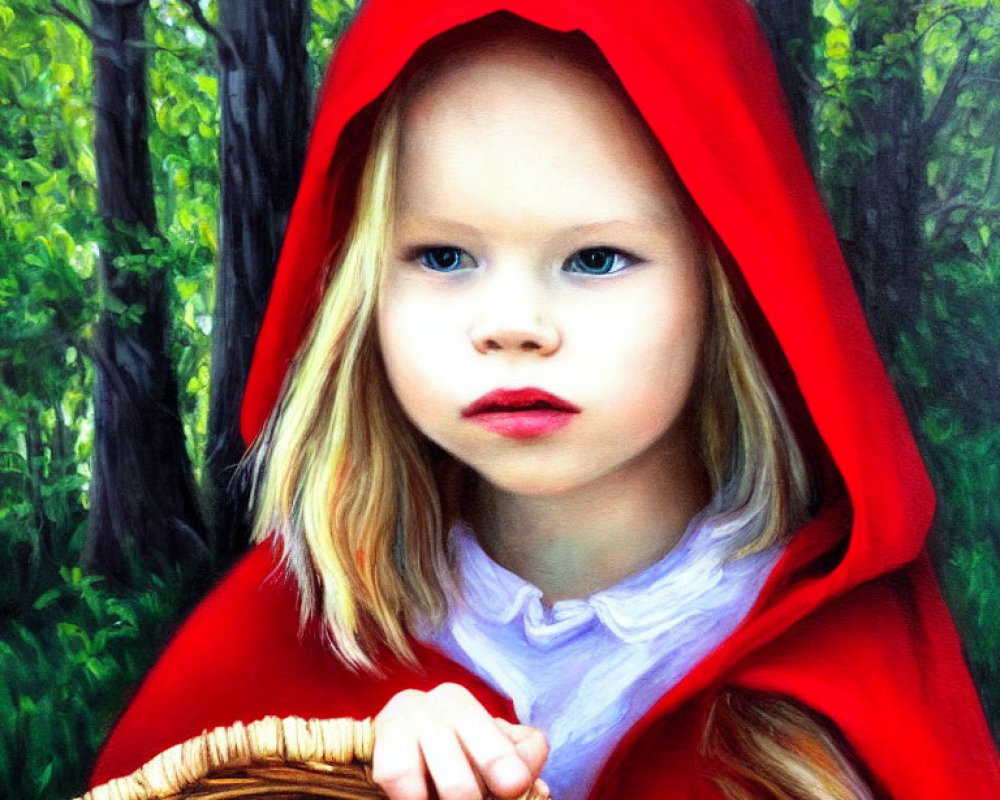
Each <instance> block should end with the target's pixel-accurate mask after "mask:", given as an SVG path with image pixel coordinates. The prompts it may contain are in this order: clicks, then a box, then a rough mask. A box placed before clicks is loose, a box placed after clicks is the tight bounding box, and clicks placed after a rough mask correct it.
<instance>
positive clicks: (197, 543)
mask: <svg viewBox="0 0 1000 800" xmlns="http://www.w3.org/2000/svg"><path fill="white" fill-rule="evenodd" d="M90 8H91V24H90V26H89V33H90V35H91V37H92V39H93V45H94V56H93V58H94V94H95V98H94V106H95V123H96V127H95V147H94V149H95V152H96V155H97V183H98V198H97V199H98V211H99V213H100V216H101V219H102V220H103V221H104V223H105V226H106V229H107V236H106V241H105V242H104V243H103V245H102V247H101V256H100V264H99V270H100V273H99V274H100V280H101V288H102V292H103V294H104V296H105V298H106V302H105V309H104V311H103V312H102V313H101V317H100V320H99V322H98V326H97V336H96V342H95V345H94V353H93V356H94V371H95V389H94V417H95V421H94V424H95V433H94V451H93V455H92V462H91V472H92V477H91V486H90V520H89V530H88V537H87V543H86V546H85V548H84V555H83V558H84V563H85V565H86V566H87V567H88V568H90V569H92V570H94V571H97V572H100V573H103V574H105V575H108V576H110V577H111V578H112V579H115V580H119V581H128V579H129V577H130V575H131V574H132V571H131V569H130V561H131V560H133V559H135V560H137V562H138V565H140V566H142V567H145V568H150V567H153V568H155V567H156V566H157V564H158V562H159V561H160V560H161V559H164V560H166V561H169V562H190V561H191V560H192V559H193V558H200V557H202V556H203V555H204V554H205V553H206V552H207V550H206V548H205V546H204V542H203V538H202V531H203V523H202V520H201V516H200V513H199V510H198V502H197V496H196V490H195V484H194V480H193V477H192V472H191V465H190V462H189V459H188V455H187V451H186V449H185V445H184V431H183V428H182V425H181V419H180V413H179V408H178V398H177V379H176V375H175V372H174V367H173V363H172V361H171V358H170V352H169V346H168V341H169V339H168V330H169V323H168V317H167V296H166V275H165V274H164V272H163V269H162V268H161V267H159V266H157V265H155V264H154V263H150V261H148V260H147V259H146V256H148V252H147V250H146V249H145V248H146V247H147V241H148V238H149V237H150V236H151V235H155V231H156V210H155V207H154V204H153V183H152V175H151V169H150V157H149V143H148V98H147V90H146V50H145V49H143V48H142V47H141V46H139V45H141V43H142V42H143V40H144V31H143V16H144V13H145V11H146V0H118V1H117V2H113V1H112V0H91V2H90Z"/></svg>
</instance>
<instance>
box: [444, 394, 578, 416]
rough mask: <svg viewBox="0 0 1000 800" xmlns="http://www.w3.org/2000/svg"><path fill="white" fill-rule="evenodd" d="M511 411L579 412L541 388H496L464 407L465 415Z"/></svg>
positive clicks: (574, 407) (463, 414)
mask: <svg viewBox="0 0 1000 800" xmlns="http://www.w3.org/2000/svg"><path fill="white" fill-rule="evenodd" d="M510 411H562V412H564V413H568V414H579V413H580V409H579V407H578V406H575V405H573V404H572V403H571V402H569V401H568V400H563V399H562V398H561V397H557V396H556V395H554V394H549V393H548V392H543V391H542V390H541V389H531V388H528V389H494V390H493V391H492V392H489V393H488V394H484V395H483V396H482V397H480V398H479V399H478V400H474V401H473V402H472V403H470V404H469V405H468V406H466V407H465V408H463V409H462V416H463V417H474V416H476V415H478V414H490V413H498V412H510Z"/></svg>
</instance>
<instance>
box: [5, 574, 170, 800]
mask: <svg viewBox="0 0 1000 800" xmlns="http://www.w3.org/2000/svg"><path fill="white" fill-rule="evenodd" d="M58 578H59V582H58V583H57V584H55V585H54V586H52V587H51V588H49V589H47V590H46V591H44V592H43V593H41V594H40V595H39V596H38V597H37V599H36V600H35V601H34V602H33V603H32V605H31V608H30V610H29V611H28V612H27V613H23V614H21V615H19V617H18V618H17V619H16V620H8V621H6V622H5V623H4V624H3V625H2V627H0V674H2V675H3V676H4V680H3V681H2V682H0V794H2V795H3V796H4V797H17V798H23V800H34V798H45V797H51V798H63V800H65V798H69V797H74V796H76V795H78V794H80V793H82V792H83V790H84V789H85V788H86V787H85V785H84V781H85V778H86V775H87V774H88V772H89V770H90V768H91V767H92V765H93V761H94V758H95V756H96V753H97V750H98V748H99V747H100V744H101V742H102V740H103V738H104V736H105V735H106V732H107V731H108V730H109V729H110V726H111V725H112V724H113V722H114V720H115V719H116V717H117V716H118V713H119V712H120V709H121V707H122V705H123V703H124V701H125V699H126V696H127V693H128V691H129V688H130V687H131V686H134V685H135V683H136V681H138V679H139V678H140V677H141V676H142V674H143V672H145V670H146V669H148V668H149V666H150V665H151V664H152V661H153V659H154V658H155V655H156V651H157V649H158V647H159V644H160V643H162V642H163V641H164V640H165V639H166V637H167V635H168V633H169V632H170V630H171V627H172V624H173V620H174V619H175V617H176V615H177V613H178V611H179V610H180V609H182V608H185V607H186V604H185V594H186V592H188V591H189V585H188V584H189V582H187V581H185V580H184V579H183V577H182V576H181V575H180V574H179V573H177V572H173V573H172V574H170V575H169V577H168V578H166V579H164V578H162V577H160V576H158V575H150V576H149V580H148V588H146V589H144V590H143V591H141V592H138V593H136V594H135V595H134V596H131V597H126V598H122V597H119V596H116V595H115V594H113V593H111V592H109V591H108V590H107V589H106V588H105V587H104V586H103V584H102V579H101V578H98V577H96V576H93V575H83V574H82V572H81V571H80V569H79V567H72V568H71V567H63V568H61V569H60V570H59V576H58Z"/></svg>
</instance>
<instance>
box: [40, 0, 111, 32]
mask: <svg viewBox="0 0 1000 800" xmlns="http://www.w3.org/2000/svg"><path fill="white" fill-rule="evenodd" d="M51 3H52V10H53V11H55V12H56V14H58V15H59V16H60V17H63V18H64V19H68V20H69V21H70V22H72V23H73V24H74V25H76V27H78V28H79V29H80V30H82V31H83V32H84V33H85V34H87V38H88V39H90V41H92V42H103V41H104V37H103V36H101V34H99V33H98V32H97V31H95V30H94V29H93V28H92V27H91V26H90V25H88V24H87V22H86V21H85V20H84V19H83V18H82V17H80V16H78V15H77V14H75V13H73V12H72V11H70V10H69V9H68V8H66V6H64V5H63V4H62V3H60V2H59V0H51Z"/></svg>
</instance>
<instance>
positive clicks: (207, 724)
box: [93, 0, 1000, 800]
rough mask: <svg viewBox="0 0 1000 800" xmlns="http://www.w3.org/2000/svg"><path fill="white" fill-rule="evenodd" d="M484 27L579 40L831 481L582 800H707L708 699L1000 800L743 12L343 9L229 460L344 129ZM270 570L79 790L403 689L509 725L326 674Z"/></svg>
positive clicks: (551, 0)
mask: <svg viewBox="0 0 1000 800" xmlns="http://www.w3.org/2000/svg"><path fill="white" fill-rule="evenodd" d="M499 10H507V11H510V12H513V13H515V14H517V15H519V16H521V17H523V18H525V19H528V20H531V21H533V22H535V23H538V24H540V25H543V26H546V27H549V28H551V29H554V30H559V31H570V30H582V31H584V32H585V33H586V34H587V35H588V36H589V37H590V38H591V39H592V40H593V41H594V42H595V43H596V45H597V46H598V48H599V49H600V50H601V52H602V53H603V55H604V56H605V58H606V59H607V60H608V62H609V63H610V64H611V66H612V68H613V69H614V70H615V72H616V73H617V75H618V77H619V78H620V80H621V82H622V84H623V85H624V87H625V89H626V91H627V92H628V94H629V95H630V97H631V98H632V100H633V101H634V103H635V105H636V107H637V108H638V109H639V111H640V113H641V114H642V115H643V117H644V118H645V120H646V121H647V123H648V124H649V126H650V128H651V129H652V131H653V133H654V134H655V135H656V136H657V138H658V139H659V141H660V142H661V144H662V145H663V147H664V149H665V150H666V152H667V154H668V155H669V157H670V159H671V161H672V163H673V164H674V166H675V168H676V170H677V173H678V174H679V176H680V178H681V180H682V181H683V183H684V184H685V185H686V187H687V189H688V191H689V192H690V194H691V196H692V198H693V199H694V201H695V203H696V204H697V205H698V206H699V208H700V209H701V211H702V213H703V214H704V216H705V218H706V219H707V220H708V222H709V223H710V225H711V226H712V228H713V229H714V231H715V233H716V234H717V235H718V237H719V239H720V240H721V242H722V243H723V244H724V246H725V247H726V248H727V249H728V251H729V253H730V254H731V255H732V257H733V259H734V261H735V263H736V264H737V265H738V267H739V270H740V272H741V274H742V279H743V281H744V282H745V285H746V288H747V289H748V290H749V293H750V295H751V296H752V298H753V303H754V305H755V309H759V313H756V311H755V314H754V315H751V316H752V317H753V316H756V318H757V319H758V322H757V324H756V325H757V328H758V330H757V331H756V333H757V334H758V338H759V339H761V340H763V339H766V340H768V341H770V342H771V343H772V345H776V346H777V347H778V348H780V354H781V355H782V356H783V360H784V361H786V362H787V365H788V368H789V374H790V375H791V376H792V377H793V378H794V386H793V387H791V388H790V389H789V392H791V393H794V394H795V395H796V397H797V399H800V401H801V402H802V403H804V408H806V409H807V410H808V414H809V416H810V417H811V421H812V424H813V425H814V426H815V430H816V431H817V432H818V435H819V437H820V438H821V439H822V442H823V445H824V446H825V449H826V451H827V453H828V458H829V461H830V463H831V464H832V465H833V466H834V467H835V468H836V471H837V473H838V474H839V476H840V479H841V480H842V483H843V491H841V492H839V493H836V492H831V493H828V500H827V503H826V505H825V506H824V508H823V509H822V510H821V511H820V512H819V514H818V515H817V516H816V518H815V519H814V520H813V521H812V522H811V523H809V524H808V525H807V526H806V527H804V528H803V529H802V530H800V531H799V532H798V533H797V534H796V536H795V537H794V539H793V541H792V543H791V545H790V546H789V547H788V549H787V552H786V553H785V555H784V557H783V559H782V560H781V561H780V563H779V564H778V566H777V567H776V568H775V570H774V571H773V573H772V574H771V576H770V579H769V580H768V583H767V584H766V586H765V588H764V590H763V592H762V594H761V596H760V598H759V600H758V602H757V604H756V606H755V607H754V609H753V611H752V612H751V613H750V615H749V616H748V618H747V619H746V621H745V622H744V624H743V625H742V626H741V627H740V628H739V629H738V630H737V631H736V632H735V633H734V634H733V635H732V636H731V637H730V638H729V639H728V640H727V641H726V642H724V643H723V644H722V645H721V646H720V647H719V648H717V649H716V650H715V651H714V652H713V653H711V654H710V655H709V656H708V657H707V658H706V659H705V660H704V661H703V662H702V663H701V664H699V665H698V666H697V667H696V668H695V669H694V670H693V671H692V672H691V673H690V674H689V675H688V676H687V677H686V678H685V679H684V680H683V681H682V682H681V683H680V684H678V685H677V686H675V687H674V688H673V689H671V690H670V691H668V692H666V693H665V694H664V695H663V697H662V698H661V699H660V700H659V701H658V702H657V703H656V704H655V706H654V707H653V708H652V709H650V711H649V712H648V713H647V714H646V715H645V717H643V719H642V720H641V721H640V722H639V723H638V724H637V725H635V726H634V727H633V728H632V729H631V730H630V731H629V732H628V733H627V734H626V736H625V737H624V739H623V740H622V741H621V742H620V744H619V745H618V747H617V749H616V750H615V751H614V753H613V754H612V756H611V758H610V760H609V761H608V763H607V764H606V765H605V767H604V769H603V772H602V773H601V776H600V778H599V780H598V782H597V784H596V786H595V788H594V791H593V793H592V795H591V796H592V798H595V799H596V798H612V797H626V796H627V797H630V798H634V799H635V800H638V799H640V798H661V797H664V796H667V795H669V796H671V797H675V798H716V799H718V798H720V797H721V795H720V794H719V792H718V790H717V789H716V788H715V786H714V784H713V783H712V782H711V780H710V779H708V778H707V777H706V776H705V775H703V774H702V772H701V768H700V767H699V764H700V762H699V758H698V755H697V752H698V744H699V738H700V735H701V731H702V727H703V725H704V720H705V714H706V712H707V709H708V707H709V706H710V704H711V700H712V699H713V697H714V694H715V692H716V691H717V690H718V689H719V687H722V686H727V685H728V686H737V687H745V688H748V689H753V690H762V691H766V692H773V693H777V694H780V695H785V696H788V697H791V698H793V699H795V700H796V701H798V702H800V703H802V704H803V705H805V706H807V707H809V708H811V709H813V710H815V711H816V712H818V713H820V714H822V715H825V716H826V717H828V718H829V720H831V721H832V722H833V723H834V724H835V725H836V726H837V728H838V729H839V731H840V733H841V734H842V735H843V737H844V739H845V740H846V742H847V743H848V744H849V745H850V747H851V748H852V749H853V750H854V751H855V752H856V753H857V755H858V756H859V757H860V759H861V760H862V761H863V762H864V764H865V766H866V767H867V769H868V771H869V773H870V774H871V776H872V778H873V779H874V781H875V782H876V783H877V784H878V785H880V786H881V787H882V788H883V789H884V791H885V793H886V794H887V795H888V796H890V797H893V798H899V799H900V800H904V799H905V800H942V798H963V800H975V799H976V798H981V800H987V798H990V799H992V798H997V797H1000V764H998V760H997V756H996V751H995V749H994V747H993V743H992V741H991V738H990V735H989V733H988V730H987V727H986V724H985V720H984V718H983V714H982V711H981V709H980V707H979V704H978V700H977V697H976V693H975V690H974V688H973V686H972V684H971V681H970V680H969V677H968V673H967V670H966V667H965V664H964V662H963V659H962V655H961V650H960V645H959V642H958V639H957V636H956V634H955V631H954V628H953V626H952V623H951V620H950V617H949V615H948V612H947V610H946V608H945V606H944V604H943V602H942V600H941V598H940V595H939V593H938V589H937V586H936V584H935V580H934V577H933V574H932V572H931V568H930V565H929V562H928V560H927V557H926V555H925V553H924V551H923V546H924V538H925V536H926V533H927V530H928V528H929V526H930V522H931V517H932V514H933V505H934V503H933V493H932V489H931V486H930V484H929V482H928V479H927V476H926V474H925V472H924V468H923V466H922V463H921V461H920V458H919V455H918V453H917V451H916V448H915V446H914V443H913V439H912V437H911V434H910V431H909V429H908V427H907V424H906V421H905V419H904V417H903V413H902V411H901V409H900V406H899V403H898V401H897V399H896V396H895V394H894V392H893V390H892V388H891V386H890V384H889V381H888V379H887V376H886V373H885V371H884V369H883V367H882V364H881V363H880V361H879V358H878V355H877V353H876V350H875V347H874V344H873V342H872V340H871V337H870V335H869V332H868V329H867V327H866V325H865V321H864V318H863V316H862V313H861V309H860V306H859V304H858V301H857V299H856V297H855V294H854V291H853V288H852V284H851V280H850V277H849V275H848V272H847V270H846V268H845V266H844V263H843V259H842V256H841V254H840V250H839V248H838V245H837V241H836V238H835V236H834V232H833V230H832V228H831V225H830V222H829V220H828V218H827V215H826V213H825V211H824V209H823V206H822V203H821V201H820V199H819V197H818V195H817V192H816V189H815V186H814V184H813V181H812V178H811V176H810V174H809V171H808V169H807V167H806V164H805V163H804V160H803V158H802V155H801V152H800V150H799V147H798V145H797V143H796V141H795V138H794V135H793V133H792V130H791V127H790V125H789V122H788V118H787V114H786V108H785V101H784V98H783V96H782V94H781V91H780V88H779V84H778V81H777V78H776V75H775V71H774V66H773V63H772V60H771V55H770V52H769V51H768V48H767V45H766V43H765V41H764V39H763V38H762V36H761V33H760V31H759V29H758V26H757V24H756V21H755V19H754V16H753V13H752V11H751V10H750V8H749V6H748V5H747V4H746V3H745V2H743V0H697V1H695V0H655V1H654V0H628V1H627V2H622V1H621V0H614V1H612V0H572V2H571V1H570V0H544V2H543V1H542V0H506V1H505V0H437V1H436V2H430V3H423V2H422V3H409V2H402V0H367V2H366V3H365V5H364V7H363V8H362V10H361V11H360V13H359V14H358V16H357V19H356V20H355V22H354V23H353V25H352V26H351V28H350V30H349V31H348V32H347V34H346V35H345V36H344V37H343V39H342V41H341V42H340V44H339V46H338V49H337V52H336V54H335V56H334V59H333V62H332V64H331V67H330V72H329V74H328V76H327V79H326V82H325V85H324V89H323V92H322V95H321V100H320V104H319V107H318V112H317V116H316V120H315V125H314V130H313V135H312V140H311V144H310V148H309V153H308V157H307V161H306V167H305V173H304V176H303V178H302V183H301V187H300V190H299V194H298V198H297V200H296V204H295V207H294V210H293V213H292V216H291V220H290V223H289V227H288V232H287V237H286V240H285V245H284V250H283V252H282V255H281V259H280V262H279V266H278V271H277V277H276V279H275V283H274V288H273V291H272V296H271V299H270V304H269V307H268V311H267V315H266V318H265V320H264V324H263V328H262V331H261V334H260V338H259V340H258V345H257V351H256V355H255V359H254V362H253V367H252V370H251V374H250V379H249V382H248V386H247V391H246V397H245V400H244V405H243V416H242V424H243V432H244V435H245V438H246V439H247V440H248V441H250V440H252V439H253V438H254V437H255V436H256V434H257V433H258V432H259V431H260V429H261V427H262V425H263V423H264V421H265V420H266V418H267V416H268V415H269V413H270V410H271V408H272V407H273V405H274V403H275V401H276V398H277V396H278V393H279V391H280V387H281V384H282V379H283V377H284V374H285V370H286V368H287V366H288V364H289V362H290V360H291V359H292V357H293V355H294V354H295V352H296V350H297V348H298V346H299V344H300V342H301V341H302V338H303V336H304V332H305V330H306V328H307V326H308V323H309V320H310V319H311V317H312V315H313V313H314V311H315V309H316V306H317V304H318V301H319V297H320V293H321V291H322V271H323V264H324V262H325V260H326V257H327V254H328V253H330V252H331V250H332V249H333V248H334V247H335V246H336V244H337V243H338V241H339V240H340V239H341V238H342V237H343V235H344V232H345V228H346V225H347V222H348V221H349V218H350V216H351V203H352V202H353V196H352V189H353V184H352V181H354V180H356V173H357V163H356V161H357V159H356V158H355V159H354V162H352V161H351V159H350V158H349V157H345V156H343V153H345V152H348V153H349V152H352V151H353V152H356V153H358V154H363V153H364V142H361V143H360V144H359V143H358V142H357V141H354V140H353V136H354V131H355V130H356V129H355V128H354V127H350V128H347V132H346V133H345V127H347V126H348V123H350V122H351V120H353V119H355V118H356V117H357V116H358V115H359V114H363V110H364V109H365V107H366V106H367V105H368V104H369V103H371V102H372V101H374V100H376V99H377V98H378V97H379V96H380V94H381V93H382V92H383V91H384V90H385V89H386V88H387V87H388V86H389V84H390V83H391V82H392V80H393V78H394V77H395V76H396V75H397V74H398V73H399V71H400V70H401V69H402V68H403V66H404V65H405V64H406V62H407V60H408V59H409V58H410V57H411V56H412V55H413V53H414V52H415V51H416V50H417V49H418V48H419V47H420V46H421V45H422V44H424V43H425V42H427V41H428V39H430V38H431V37H433V36H435V35H437V34H439V33H442V32H444V31H446V30H449V29H451V28H453V27H455V26H457V25H460V24H463V23H465V22H469V21H471V20H474V19H477V18H479V17H482V16H484V15H486V14H489V13H492V12H495V11H499ZM342 133H344V136H343V137H342V136H341V134H342ZM338 147H339V148H343V149H342V150H339V151H338ZM335 151H336V152H338V153H339V154H340V157H339V158H337V159H335V157H334V156H335ZM331 222H332V224H331ZM765 320H766V322H765ZM786 394H787V392H786ZM276 563H277V560H276V557H275V554H274V552H273V548H272V545H270V544H264V545H261V546H259V547H258V548H257V549H256V550H254V551H253V552H252V553H250V554H249V556H247V557H246V558H245V559H244V560H243V561H242V562H241V563H240V564H239V565H238V566H237V567H236V568H235V569H234V570H233V571H232V573H231V574H230V575H229V576H228V577H227V578H226V579H225V580H223V581H222V583H221V584H220V585H219V586H218V587H217V588H216V589H215V590H214V592H213V593H212V594H211V595H210V596H209V597H208V599H207V600H205V601H204V602H203V603H202V605H201V606H200V607H199V608H198V609H197V610H196V611H195V613H194V614H193V616H192V617H191V618H190V619H189V620H188V622H187V623H186V624H185V626H184V627H183V628H182V630H181V631H180V633H179V634H178V636H177V637H176V638H175V640H174V641H173V642H172V644H171V645H170V646H169V648H168V649H167V651H166V653H165V654H164V655H163V657H162V658H161V660H160V662H159V663H158V664H157V666H156V667H155V668H154V669H153V671H152V672H151V673H150V675H149V676H148V677H147V679H146V681H145V683H144V684H143V686H142V687H141V689H140V691H139V692H138V694H137V695H136V697H135V699H134V701H133V702H132V704H131V706H130V707H129V708H128V710H127V711H126V713H125V714H124V716H123V717H122V719H121V720H120V722H119V723H118V726H117V727H116V729H115V731H114V733H113V734H112V736H111V738H110V740H109V741H108V743H107V745H106V747H105V749H104V751H103V753H102V755H101V758H100V760H99V762H98V765H97V768H96V770H95V773H94V776H93V781H94V783H102V782H104V781H106V780H108V779H110V778H112V777H116V776H119V775H123V774H126V773H128V772H131V771H132V770H134V769H136V768H137V767H139V766H140V765H141V764H142V763H143V762H144V761H146V760H148V759H149V758H151V757H152V756H154V755H155V754H156V753H158V752H159V751H161V750H163V749H165V748H167V747H169V746H171V745H173V744H176V743H177V742H179V741H181V740H184V739H186V738H188V737H191V736H195V735H197V734H199V733H201V732H202V730H204V729H205V728H211V727H214V726H216V725H227V724H230V723H232V722H233V721H235V720H237V719H242V720H250V719H255V718H258V717H261V716H265V715H267V714H278V715H289V714H296V715H299V716H306V717H312V716H331V717H335V716H343V715H350V716H356V717H364V716H369V715H374V714H376V713H377V712H378V711H379V710H380V709H381V707H382V705H383V704H384V703H385V702H386V701H387V700H388V699H389V698H390V697H391V696H392V695H393V694H395V693H396V692H398V691H400V690H401V689H403V688H410V687H412V688H418V689H427V688H430V687H432V686H434V685H436V684H438V683H441V682H444V681H454V682H457V683H461V684H464V685H465V686H467V687H468V688H470V689H471V690H472V692H473V693H474V694H475V695H476V696H477V697H478V698H479V699H480V701H481V702H482V703H483V704H484V705H485V706H486V707H487V709H489V710H490V711H491V712H492V713H494V714H496V715H503V716H506V717H508V718H509V719H513V710H512V708H511V705H510V703H509V701H508V700H506V699H505V698H503V697H500V696H499V695H497V694H496V693H495V692H493V691H492V690H491V689H490V688H488V687H487V686H485V685H484V684H483V683H481V682H480V681H479V680H478V679H477V678H475V677H474V676H472V675H471V674H469V673H468V672H466V671H465V670H463V669H462V668H460V667H459V666H457V665H456V664H454V663H452V662H451V661H449V660H448V659H446V658H444V657H443V656H441V655H440V654H437V653H435V652H433V651H431V650H428V649H426V648H423V647H419V646H417V648H416V651H417V654H418V657H419V660H420V664H421V668H419V669H411V668H407V667H404V666H402V665H399V664H397V663H395V662H388V663H386V664H384V665H383V666H384V667H385V670H386V672H385V675H384V676H382V677H381V678H374V677H371V676H367V675H364V676H362V675H357V674H354V673H352V672H350V671H349V670H347V669H345V668H344V666H343V665H342V664H341V663H340V662H339V661H337V659H336V658H335V657H334V656H333V655H332V653H331V652H330V650H329V649H328V648H327V647H326V646H324V644H323V643H322V641H321V639H320V637H319V636H318V635H317V634H316V632H315V631H312V630H309V631H307V632H306V634H305V635H304V636H302V637H300V636H299V635H298V611H297V597H296V592H295V588H294V586H293V584H292V583H291V581H290V580H289V579H288V578H286V577H284V576H283V575H282V574H281V573H280V572H278V571H276V570H275V565H276Z"/></svg>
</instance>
